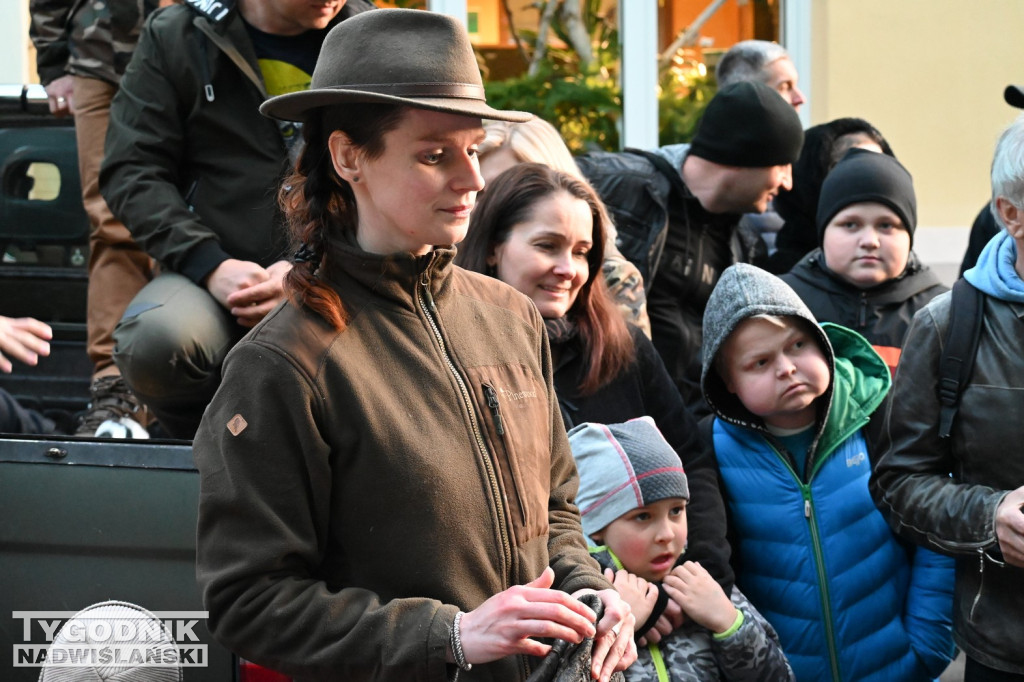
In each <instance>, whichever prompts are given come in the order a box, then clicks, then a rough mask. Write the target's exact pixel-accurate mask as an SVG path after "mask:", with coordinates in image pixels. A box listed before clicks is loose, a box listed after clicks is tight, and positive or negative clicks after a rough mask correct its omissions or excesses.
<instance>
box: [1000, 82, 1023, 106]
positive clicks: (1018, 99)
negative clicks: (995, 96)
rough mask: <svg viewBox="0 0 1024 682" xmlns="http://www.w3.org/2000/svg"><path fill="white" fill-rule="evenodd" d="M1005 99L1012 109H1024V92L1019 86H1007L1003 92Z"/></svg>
mask: <svg viewBox="0 0 1024 682" xmlns="http://www.w3.org/2000/svg"><path fill="white" fill-rule="evenodd" d="M1003 99H1004V100H1006V103H1007V104H1009V105H1010V106H1011V107H1017V108H1018V109H1024V90H1022V89H1021V86H1019V85H1007V86H1006V89H1005V90H1003Z"/></svg>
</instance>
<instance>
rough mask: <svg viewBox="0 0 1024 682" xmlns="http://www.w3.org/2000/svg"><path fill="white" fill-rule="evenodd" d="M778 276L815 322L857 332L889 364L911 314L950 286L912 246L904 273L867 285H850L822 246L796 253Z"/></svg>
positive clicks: (897, 351)
mask: <svg viewBox="0 0 1024 682" xmlns="http://www.w3.org/2000/svg"><path fill="white" fill-rule="evenodd" d="M781 278H782V281H784V282H785V283H786V284H788V285H789V286H791V287H792V288H793V290H794V291H795V292H796V293H797V294H798V295H799V296H800V298H801V299H803V301H804V303H806V304H807V307H808V308H810V309H811V312H812V313H814V317H815V318H817V320H818V322H833V323H835V324H839V325H842V326H844V327H846V328H847V329H852V330H854V331H856V332H857V333H859V334H860V335H861V336H863V337H864V338H866V339H867V340H868V341H869V342H870V343H871V345H873V346H874V347H875V350H876V351H878V353H879V355H881V356H882V359H883V360H885V361H886V364H888V365H889V367H890V368H895V367H896V363H897V362H898V360H899V357H900V352H901V349H902V348H903V340H904V339H905V338H906V336H907V330H909V329H910V321H911V320H912V319H913V318H914V314H915V313H916V312H917V311H918V310H920V309H921V308H923V307H924V306H925V305H927V303H928V302H929V301H930V300H932V299H933V298H935V297H936V296H938V295H939V294H941V293H942V292H944V291H948V290H949V287H947V286H945V285H944V284H942V282H940V281H939V278H938V276H937V275H936V274H935V272H934V271H932V270H931V268H929V267H928V266H927V265H924V264H923V263H921V261H920V260H919V259H918V257H917V255H916V254H915V253H914V252H913V251H911V252H910V258H909V260H908V261H907V268H906V270H904V271H903V274H901V275H900V276H899V277H896V278H895V279H891V280H889V281H887V282H883V283H882V284H879V285H878V286H875V287H871V288H870V289H861V288H858V287H855V286H854V285H852V284H850V283H849V282H847V281H846V280H844V279H843V278H842V277H840V276H839V275H837V274H835V273H834V272H832V270H830V269H829V268H828V266H827V265H825V258H824V256H823V255H822V252H821V249H815V250H814V251H812V252H811V253H809V254H808V255H806V256H804V257H803V258H801V259H800V261H799V262H798V263H797V264H796V265H795V266H794V267H793V269H792V270H790V271H789V273H787V274H785V275H781Z"/></svg>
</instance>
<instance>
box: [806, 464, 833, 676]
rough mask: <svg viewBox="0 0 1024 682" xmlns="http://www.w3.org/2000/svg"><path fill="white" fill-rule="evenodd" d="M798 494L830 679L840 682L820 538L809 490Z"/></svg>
mask: <svg viewBox="0 0 1024 682" xmlns="http://www.w3.org/2000/svg"><path fill="white" fill-rule="evenodd" d="M800 494H801V495H803V498H804V518H806V519H807V523H808V525H809V526H810V530H811V545H812V546H813V548H814V568H815V570H816V571H817V572H818V595H819V596H820V597H821V609H822V611H823V612H824V614H825V640H826V642H827V643H828V657H829V661H830V663H831V667H832V679H833V680H835V682H842V679H843V678H842V677H840V675H839V653H838V652H837V651H836V636H835V629H834V626H833V623H832V607H831V604H832V597H831V596H830V595H829V592H828V576H826V575H825V557H824V556H823V555H822V552H821V536H820V534H819V532H818V521H817V519H816V518H815V516H814V505H813V504H812V503H811V488H810V486H809V485H807V486H805V485H802V484H801V485H800Z"/></svg>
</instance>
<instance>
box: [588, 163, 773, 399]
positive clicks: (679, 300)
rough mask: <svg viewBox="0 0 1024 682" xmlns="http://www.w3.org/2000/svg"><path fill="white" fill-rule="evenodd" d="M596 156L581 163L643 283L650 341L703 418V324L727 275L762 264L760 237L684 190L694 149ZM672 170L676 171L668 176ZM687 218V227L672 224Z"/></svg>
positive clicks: (735, 216)
mask: <svg viewBox="0 0 1024 682" xmlns="http://www.w3.org/2000/svg"><path fill="white" fill-rule="evenodd" d="M651 153H652V154H654V155H655V156H657V157H658V158H659V159H660V162H663V163H659V165H655V162H654V161H652V160H651V159H650V158H649V157H648V156H645V155H644V154H642V153H640V152H636V151H626V152H622V153H609V152H595V153H591V154H586V155H584V156H581V157H579V158H578V159H577V164H578V165H579V167H580V170H581V171H582V172H583V174H584V175H585V176H586V177H587V179H588V180H589V181H590V182H591V184H592V185H593V186H594V188H595V189H596V190H597V192H598V194H600V196H601V199H602V200H603V201H604V203H605V205H606V206H607V207H608V211H609V213H610V214H611V216H612V219H613V220H614V221H615V227H616V229H617V230H618V237H617V244H618V247H619V251H621V252H622V255H623V256H625V257H626V258H628V259H629V260H630V261H632V262H633V263H634V264H636V266H637V268H639V270H640V273H641V274H642V275H643V278H644V288H645V290H646V293H647V314H648V317H649V318H650V321H651V337H652V339H653V340H654V345H655V347H656V348H657V349H658V353H659V354H660V355H661V357H662V360H663V361H664V362H665V368H666V369H667V370H668V372H669V374H670V375H671V376H672V379H673V380H674V381H675V382H676V386H677V388H678V389H679V392H680V394H681V395H682V396H683V400H684V401H685V403H686V404H687V405H689V406H690V407H691V408H692V409H696V410H698V411H700V410H701V409H702V406H701V395H700V384H699V379H698V377H699V375H700V346H701V317H702V316H703V315H704V306H705V305H706V304H707V300H708V296H710V294H711V291H712V290H713V289H714V286H715V283H716V282H718V278H719V277H720V276H721V273H722V271H723V270H725V268H727V267H728V266H730V265H732V264H733V263H739V262H744V263H760V262H762V261H764V260H765V259H766V258H767V249H766V247H765V244H764V241H763V240H762V239H761V237H760V235H758V234H755V233H753V232H751V231H747V230H744V229H741V228H740V220H741V218H742V217H743V216H742V215H741V214H732V213H719V214H712V213H708V212H707V211H705V210H704V208H703V207H702V206H701V204H700V202H699V201H698V200H697V198H696V197H695V196H693V194H692V193H691V192H690V191H689V189H688V188H687V187H686V185H685V184H684V183H683V179H682V175H681V174H680V171H679V169H680V168H682V165H683V162H684V160H685V159H686V155H687V154H688V153H689V145H686V144H678V145H669V146H666V147H661V148H659V149H657V150H654V151H653V152H651ZM669 171H671V172H669ZM673 215H685V216H686V220H672V216H673Z"/></svg>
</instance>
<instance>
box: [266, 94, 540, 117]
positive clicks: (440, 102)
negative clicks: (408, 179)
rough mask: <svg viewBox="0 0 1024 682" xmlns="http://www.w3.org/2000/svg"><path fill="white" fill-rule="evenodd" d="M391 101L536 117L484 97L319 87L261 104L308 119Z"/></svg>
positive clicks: (274, 112) (271, 111) (274, 113)
mask: <svg viewBox="0 0 1024 682" xmlns="http://www.w3.org/2000/svg"><path fill="white" fill-rule="evenodd" d="M356 102H361V103H388V104H401V105H404V106H408V107H413V108H415V109H426V110H428V111H440V112H443V113H446V114H459V115H461V116H474V117H477V118H485V119H488V120H493V121H510V122H512V123H523V122H525V121H529V120H530V119H531V118H533V114H531V113H529V112H526V111H502V110H499V109H493V108H491V107H489V106H488V105H487V103H486V102H484V101H483V100H478V99H468V98H467V99H459V98H454V97H396V96H394V95H383V94H378V93H368V92H362V91H358V90H345V89H344V88H317V89H315V90H304V91H302V92H291V93H288V94H286V95H278V96H277V97H271V98H270V99H268V100H267V101H265V102H264V103H263V104H261V105H260V113H261V114H263V115H264V116H267V117H269V118H276V119H278V120H280V121H304V120H306V118H307V117H308V116H309V115H310V114H311V113H312V112H313V111H314V110H316V109H321V108H323V107H330V106H336V105H339V104H352V103H356Z"/></svg>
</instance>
